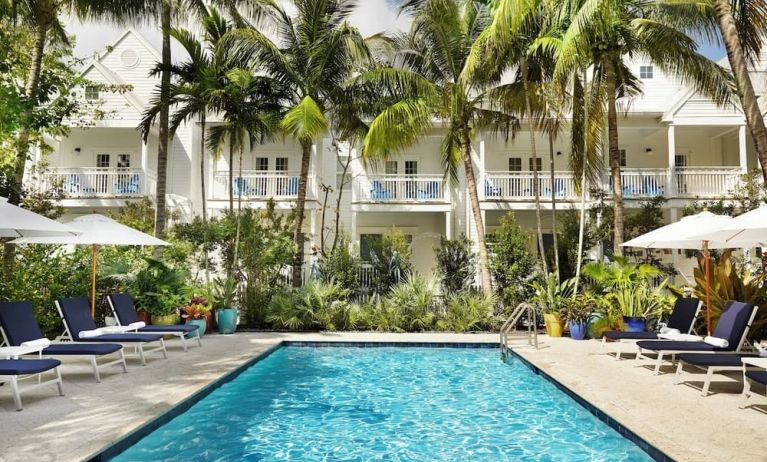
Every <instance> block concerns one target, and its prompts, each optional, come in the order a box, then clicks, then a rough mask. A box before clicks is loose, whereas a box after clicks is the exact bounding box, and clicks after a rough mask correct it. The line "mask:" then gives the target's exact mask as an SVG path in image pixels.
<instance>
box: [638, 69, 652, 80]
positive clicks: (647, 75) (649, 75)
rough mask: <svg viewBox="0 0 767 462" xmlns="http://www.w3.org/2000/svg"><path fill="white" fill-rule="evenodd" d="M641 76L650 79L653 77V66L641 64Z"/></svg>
mask: <svg viewBox="0 0 767 462" xmlns="http://www.w3.org/2000/svg"><path fill="white" fill-rule="evenodd" d="M639 78H640V79H644V80H649V79H652V78H653V67H652V66H639Z"/></svg>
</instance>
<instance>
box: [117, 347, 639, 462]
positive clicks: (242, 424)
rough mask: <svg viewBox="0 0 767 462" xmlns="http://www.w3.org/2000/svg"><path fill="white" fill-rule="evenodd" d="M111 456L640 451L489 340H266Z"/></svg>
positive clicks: (624, 454) (544, 456)
mask: <svg viewBox="0 0 767 462" xmlns="http://www.w3.org/2000/svg"><path fill="white" fill-rule="evenodd" d="M113 460H118V461H161V460H164V461H192V460H194V461H198V460H201V461H239V460H250V461H429V462H431V461H472V462H482V461H488V462H491V461H492V462H498V461H522V460H524V461H567V462H574V461H611V462H613V461H647V460H651V459H650V457H649V456H648V455H647V454H646V453H645V452H643V451H642V450H641V449H640V448H639V447H638V446H636V445H635V444H633V443H632V442H631V441H629V440H627V439H625V438H623V437H622V436H620V435H619V434H618V433H617V432H616V431H614V430H613V429H611V428H610V427H609V426H607V425H606V424H605V423H603V422H602V421H600V420H599V419H597V418H596V417H594V416H593V415H592V414H590V413H589V412H588V411H587V410H585V409H584V408H583V407H581V406H579V405H578V404H577V403H576V402H575V401H573V400H572V399H571V398H570V397H568V396H567V395H566V394H564V393H562V392H561V391H560V390H559V389H557V388H556V387H555V386H554V385H552V384H551V383H550V382H548V381H547V380H546V379H544V378H542V377H541V376H538V375H536V374H534V373H533V372H532V371H531V370H530V369H529V368H528V367H527V366H525V365H524V364H522V363H521V362H520V361H519V360H513V361H511V362H510V363H509V364H505V363H503V362H501V361H500V359H499V358H498V351H497V350H495V349H458V348H414V347H408V348H403V347H399V348H398V347H380V348H355V347H334V348H311V347H299V346H288V347H282V348H280V349H278V350H277V351H275V352H273V353H272V354H271V355H269V356H268V357H267V358H265V359H264V360H262V361H260V362H258V363H256V364H255V365H253V366H252V367H250V368H249V369H247V370H246V371H245V372H243V373H242V374H241V375H240V376H238V377H237V378H236V379H234V380H233V381H231V382H229V383H227V384H225V385H223V386H221V387H220V388H218V389H216V390H215V391H213V392H212V393H211V394H210V395H208V396H207V397H206V398H204V399H202V400H201V401H200V402H198V403H197V404H195V405H194V406H193V407H191V408H190V409H189V410H188V411H186V412H185V413H183V414H181V415H179V416H178V417H176V418H175V419H173V420H171V421H169V422H168V423H167V424H165V425H164V426H162V427H160V428H158V429H157V430H156V431H154V432H153V433H151V434H150V435H148V436H147V437H145V438H144V439H142V440H140V441H139V442H138V443H136V444H135V445H134V446H132V447H130V448H129V449H128V450H127V451H125V452H123V453H122V454H120V455H118V456H117V457H116V458H115V459H113Z"/></svg>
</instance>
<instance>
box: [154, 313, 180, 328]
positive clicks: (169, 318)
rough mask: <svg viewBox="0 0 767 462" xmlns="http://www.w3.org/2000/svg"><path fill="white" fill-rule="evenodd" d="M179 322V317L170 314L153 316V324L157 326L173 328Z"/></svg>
mask: <svg viewBox="0 0 767 462" xmlns="http://www.w3.org/2000/svg"><path fill="white" fill-rule="evenodd" d="M177 322H178V315H176V314H169V315H166V316H157V315H154V316H152V324H154V325H156V326H172V325H173V324H176V323H177Z"/></svg>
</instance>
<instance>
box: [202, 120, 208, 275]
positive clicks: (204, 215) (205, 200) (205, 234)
mask: <svg viewBox="0 0 767 462" xmlns="http://www.w3.org/2000/svg"><path fill="white" fill-rule="evenodd" d="M200 190H201V191H202V225H203V228H202V229H203V231H202V253H203V258H205V282H210V270H209V268H208V259H209V258H210V257H209V255H208V196H207V194H206V191H205V109H203V110H202V113H200Z"/></svg>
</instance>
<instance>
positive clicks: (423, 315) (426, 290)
mask: <svg viewBox="0 0 767 462" xmlns="http://www.w3.org/2000/svg"><path fill="white" fill-rule="evenodd" d="M435 296H436V291H435V290H434V286H433V285H432V284H431V283H430V282H428V281H427V280H426V279H425V278H424V277H423V276H420V275H413V276H412V277H411V278H410V279H408V280H407V282H403V283H401V284H398V285H396V286H394V287H393V288H392V290H391V292H390V293H389V295H388V296H387V297H386V299H385V304H387V305H389V306H390V307H392V308H393V309H396V310H399V311H400V312H401V313H402V315H401V318H402V320H403V321H404V323H403V324H404V325H401V326H399V327H402V328H405V329H406V330H411V331H412V330H418V331H423V330H429V329H430V328H432V327H433V326H434V323H435V322H436V319H437V317H436V313H435V312H434V310H433V309H432V306H433V302H434V298H435Z"/></svg>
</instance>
